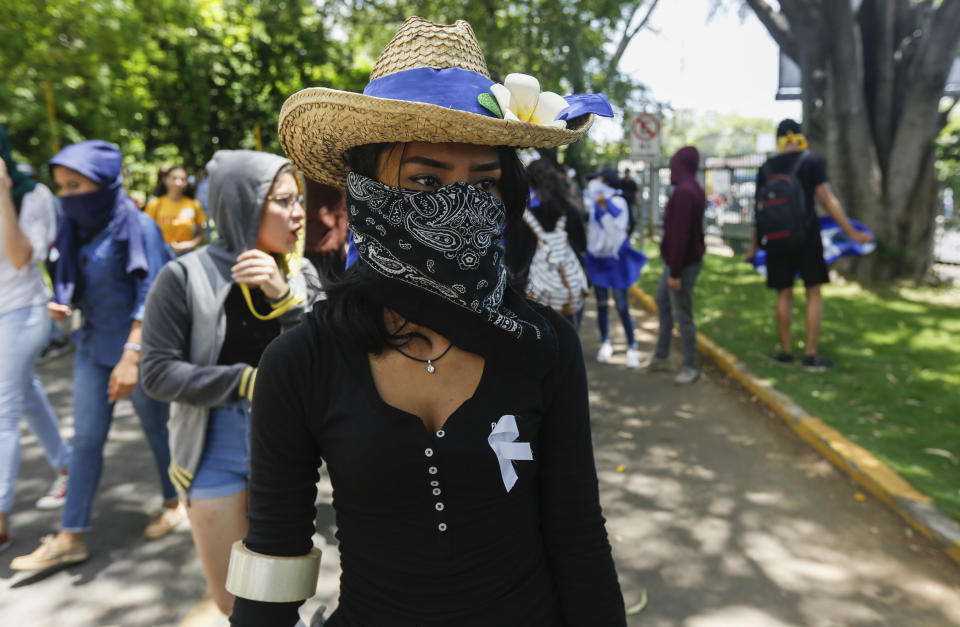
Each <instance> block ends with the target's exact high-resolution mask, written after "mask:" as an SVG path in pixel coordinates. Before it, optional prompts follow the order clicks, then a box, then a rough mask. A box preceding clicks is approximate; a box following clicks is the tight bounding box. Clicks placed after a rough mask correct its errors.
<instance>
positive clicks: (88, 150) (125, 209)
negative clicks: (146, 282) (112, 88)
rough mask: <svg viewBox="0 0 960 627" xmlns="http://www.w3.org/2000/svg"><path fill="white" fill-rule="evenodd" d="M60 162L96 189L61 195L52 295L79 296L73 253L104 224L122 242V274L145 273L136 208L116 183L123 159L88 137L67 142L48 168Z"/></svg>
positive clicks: (68, 298) (65, 302)
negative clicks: (123, 259) (124, 257)
mask: <svg viewBox="0 0 960 627" xmlns="http://www.w3.org/2000/svg"><path fill="white" fill-rule="evenodd" d="M56 165H59V166H63V167H65V168H69V169H71V170H73V171H75V172H79V173H80V174H82V175H83V176H85V177H87V178H88V179H90V180H91V181H93V182H94V183H96V184H97V185H99V186H100V187H101V189H99V190H97V191H95V192H91V193H89V194H74V195H70V196H61V197H60V203H61V206H62V207H63V215H62V216H61V217H60V223H59V224H58V225H57V236H56V239H55V240H54V247H55V248H56V249H57V252H58V253H59V258H58V259H57V267H56V272H55V273H54V277H53V291H54V300H56V301H57V302H58V303H61V304H63V305H69V304H71V303H73V302H75V301H76V300H77V299H78V298H79V296H80V289H81V286H80V285H79V273H78V267H79V260H78V259H77V253H78V251H79V249H80V246H81V245H82V244H83V242H85V241H87V240H88V239H90V238H91V237H93V236H94V235H96V234H97V233H99V232H100V231H102V230H103V229H104V227H107V226H109V227H110V228H111V229H112V234H113V237H114V239H116V240H117V241H119V242H122V243H124V244H125V245H126V271H127V274H132V275H145V274H146V271H147V255H146V251H145V250H144V245H143V237H142V233H141V230H140V217H139V213H140V212H139V211H138V210H137V208H136V206H135V205H134V204H133V201H132V200H130V198H129V197H128V196H127V193H126V192H125V191H124V189H123V185H122V184H121V183H122V181H123V177H122V176H121V174H120V170H121V168H122V166H123V158H122V156H121V155H120V151H119V150H118V149H117V147H116V146H114V145H113V144H111V143H108V142H105V141H102V140H99V139H93V140H89V141H84V142H80V143H78V144H72V145H70V146H67V147H66V148H64V149H63V150H61V151H60V152H59V153H57V155H56V156H55V157H54V158H53V159H51V160H50V168H51V170H52V169H53V166H56Z"/></svg>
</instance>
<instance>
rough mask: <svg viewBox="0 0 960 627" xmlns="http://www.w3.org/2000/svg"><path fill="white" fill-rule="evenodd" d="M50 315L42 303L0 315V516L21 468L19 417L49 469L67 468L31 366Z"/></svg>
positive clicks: (66, 451) (63, 449)
mask: <svg viewBox="0 0 960 627" xmlns="http://www.w3.org/2000/svg"><path fill="white" fill-rule="evenodd" d="M50 329H51V326H50V317H49V316H48V315H47V308H46V307H45V306H43V305H38V306H35V307H23V308H21V309H14V310H13V311H9V312H7V313H5V314H0V346H2V347H3V351H4V353H3V358H2V359H0V513H3V514H6V513H8V512H9V511H10V510H11V509H12V508H13V492H14V484H15V483H16V481H17V473H18V472H19V470H20V425H19V420H20V416H23V417H24V418H26V419H27V425H29V427H30V430H31V431H33V434H34V435H35V436H37V441H39V442H40V446H42V447H43V452H44V454H45V455H46V456H47V461H49V462H50V465H51V466H53V468H54V470H60V469H62V468H66V467H67V466H68V465H69V464H70V448H69V447H68V446H67V445H66V443H65V442H64V441H63V438H61V437H60V425H59V423H58V422H57V417H56V415H55V414H54V413H53V408H52V407H50V402H49V401H48V400H47V395H46V393H45V392H44V391H43V384H42V383H40V379H39V378H38V377H37V373H36V371H35V370H34V366H35V365H36V362H37V357H39V356H40V353H41V351H43V348H44V347H45V346H46V345H47V340H48V339H49V338H50Z"/></svg>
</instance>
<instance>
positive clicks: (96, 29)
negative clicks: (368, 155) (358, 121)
mask: <svg viewBox="0 0 960 627" xmlns="http://www.w3.org/2000/svg"><path fill="white" fill-rule="evenodd" d="M321 17H322V16H321V14H320V13H318V12H317V10H316V8H315V7H314V5H313V3H312V2H311V1H310V0H280V1H278V2H271V1H268V0H255V1H252V2H251V1H245V0H82V1H81V0H36V1H35V2H29V3H28V2H6V3H2V5H0V63H2V66H3V67H4V71H5V78H6V80H4V81H3V82H2V83H0V122H2V123H4V125H5V126H7V128H8V130H9V132H10V135H11V139H12V141H13V143H14V146H15V147H16V149H17V150H18V152H19V153H20V154H21V155H22V157H23V158H24V159H25V160H26V161H28V162H30V163H33V164H34V165H35V166H40V165H42V164H43V163H45V162H46V161H47V160H48V159H49V158H50V157H51V156H52V153H53V151H54V144H55V143H56V144H58V145H59V146H61V147H62V146H63V145H66V144H68V143H72V142H75V141H79V140H82V139H89V138H94V137H96V138H102V139H106V140H109V141H113V142H115V143H117V144H118V145H119V146H120V147H121V150H122V151H123V152H124V155H125V158H126V162H127V165H128V170H130V173H131V175H132V176H131V177H130V179H128V180H132V182H133V186H134V187H137V188H139V189H141V190H146V189H148V188H149V187H150V185H152V183H153V177H154V175H155V170H154V165H155V164H157V163H170V162H182V163H185V164H186V165H187V166H188V167H197V166H199V165H202V164H203V163H204V162H205V161H206V160H207V159H208V158H209V157H210V155H211V154H212V153H213V152H214V151H215V150H216V149H218V148H253V147H255V138H254V125H259V126H260V129H261V134H262V140H263V149H264V150H268V151H273V152H279V151H280V145H279V142H278V139H277V137H276V132H275V130H274V129H275V128H276V120H277V113H278V112H279V110H280V106H281V105H282V104H283V101H284V100H285V99H286V97H287V96H289V95H290V94H292V93H293V92H295V91H297V90H299V89H302V88H304V87H308V86H327V87H334V88H339V89H358V88H359V87H361V86H362V85H363V84H364V83H365V81H366V77H367V74H368V72H369V68H368V67H364V66H363V64H362V63H359V64H358V63H357V62H356V61H355V59H354V55H353V54H352V52H351V50H350V49H348V48H347V47H345V46H343V45H337V44H334V43H333V42H331V41H330V40H329V39H328V36H327V31H326V29H325V26H324V24H323V23H322V21H321ZM46 81H49V84H50V86H51V87H52V93H53V97H54V101H55V106H56V118H57V126H56V133H55V135H54V132H53V128H52V127H51V125H50V123H49V120H48V113H47V105H46V98H45V82H46Z"/></svg>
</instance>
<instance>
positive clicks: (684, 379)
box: [673, 366, 700, 385]
mask: <svg viewBox="0 0 960 627" xmlns="http://www.w3.org/2000/svg"><path fill="white" fill-rule="evenodd" d="M698 378H700V370H698V369H697V368H691V367H690V366H684V367H682V368H680V374H678V375H677V376H676V377H674V379H673V382H674V383H677V384H679V385H687V384H688V383H693V382H694V381H696V380H697V379H698Z"/></svg>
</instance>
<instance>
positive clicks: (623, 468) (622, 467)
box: [617, 464, 627, 472]
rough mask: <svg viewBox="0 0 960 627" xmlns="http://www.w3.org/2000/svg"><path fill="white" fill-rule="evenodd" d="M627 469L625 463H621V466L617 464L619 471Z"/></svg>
mask: <svg viewBox="0 0 960 627" xmlns="http://www.w3.org/2000/svg"><path fill="white" fill-rule="evenodd" d="M626 469H627V467H626V466H624V465H623V464H620V465H619V466H617V472H623V471H624V470H626Z"/></svg>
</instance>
